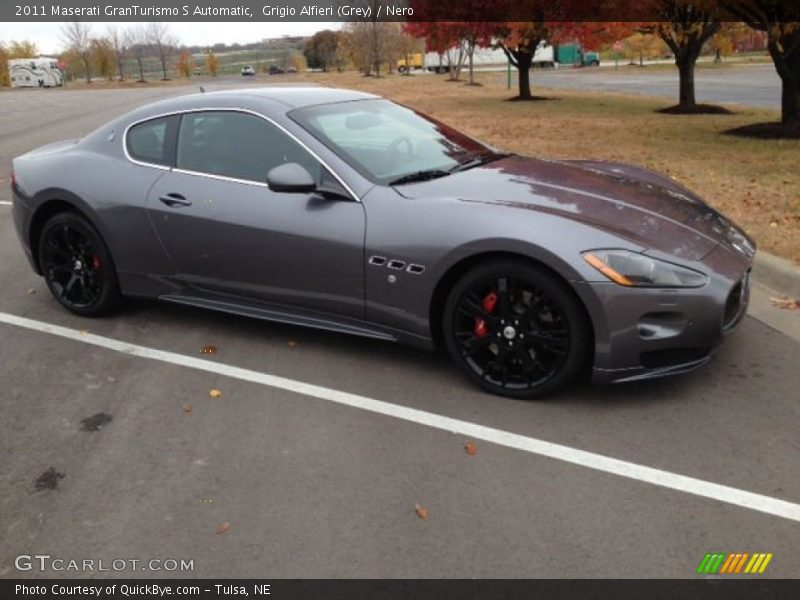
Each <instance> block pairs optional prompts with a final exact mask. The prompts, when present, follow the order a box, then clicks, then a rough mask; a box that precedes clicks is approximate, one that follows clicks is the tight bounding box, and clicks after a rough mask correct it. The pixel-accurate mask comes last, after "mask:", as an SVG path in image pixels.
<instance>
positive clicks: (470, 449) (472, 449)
mask: <svg viewBox="0 0 800 600" xmlns="http://www.w3.org/2000/svg"><path fill="white" fill-rule="evenodd" d="M464 450H466V452H467V454H469V455H470V456H475V455H476V454H477V453H478V447H477V446H476V445H475V444H473V443H472V442H467V443H466V444H464Z"/></svg>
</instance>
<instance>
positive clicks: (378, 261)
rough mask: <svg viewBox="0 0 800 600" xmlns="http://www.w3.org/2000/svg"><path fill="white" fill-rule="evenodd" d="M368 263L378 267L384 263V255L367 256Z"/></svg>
mask: <svg viewBox="0 0 800 600" xmlns="http://www.w3.org/2000/svg"><path fill="white" fill-rule="evenodd" d="M369 264H371V265H375V266H376V267H380V266H382V265H384V264H386V257H385V256H370V257H369Z"/></svg>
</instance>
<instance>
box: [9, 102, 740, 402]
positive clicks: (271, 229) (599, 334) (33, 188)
mask: <svg viewBox="0 0 800 600" xmlns="http://www.w3.org/2000/svg"><path fill="white" fill-rule="evenodd" d="M11 189H12V198H13V217H14V223H15V225H16V230H17V233H18V235H19V239H20V240H21V242H22V246H23V248H24V250H25V254H26V255H27V257H28V260H29V261H30V264H31V266H32V267H33V269H34V270H35V271H36V272H37V273H39V274H41V275H43V276H44V279H45V281H46V283H47V286H48V288H49V289H50V291H51V292H52V294H53V296H54V297H55V299H56V300H57V301H58V302H59V303H60V304H61V305H62V306H63V307H64V308H66V309H68V310H70V311H72V312H74V313H76V314H78V315H82V316H87V317H91V316H95V315H100V314H104V313H107V312H110V311H112V310H113V309H116V308H118V307H119V305H120V303H121V300H122V298H123V297H145V298H157V299H160V300H163V301H166V302H172V303H176V304H182V305H190V306H196V307H204V308H210V309H216V310H219V311H223V312H228V313H237V314H241V315H246V316H250V317H256V318H259V319H266V320H274V321H280V322H284V323H293V324H296V325H303V326H309V327H318V328H322V329H326V330H332V331H338V332H343V333H349V334H354V335H360V336H365V337H369V338H373V339H377V340H385V341H396V342H403V343H407V344H411V345H414V346H417V347H421V348H434V347H437V346H442V347H444V348H446V349H447V352H448V353H449V354H450V357H451V358H452V360H453V362H454V363H455V364H456V365H457V366H458V368H459V369H461V370H462V371H463V372H464V373H465V374H466V375H467V376H468V377H469V378H470V379H471V380H472V381H473V382H474V383H476V384H477V385H479V386H480V387H482V388H483V389H485V390H488V391H490V392H493V393H496V394H500V395H504V396H510V397H514V398H532V397H535V396H537V395H540V394H544V393H547V392H551V391H553V390H555V389H557V388H559V387H561V386H563V385H565V384H567V383H569V382H571V381H574V380H576V379H578V378H580V377H581V376H582V374H583V373H584V370H585V369H586V368H591V370H592V375H593V379H594V380H595V381H598V382H618V381H634V380H641V379H648V378H653V377H660V376H663V375H672V374H676V373H682V372H685V371H689V370H691V369H694V368H696V367H698V366H700V365H702V364H704V363H706V362H707V361H708V360H709V358H710V356H711V353H712V352H713V351H714V349H715V348H716V347H717V346H718V345H719V344H720V343H721V342H722V340H723V339H725V338H726V337H727V336H728V335H729V334H730V333H731V332H732V331H733V330H734V329H736V327H737V325H738V324H739V323H740V322H741V320H742V318H743V316H744V314H745V310H746V308H747V304H748V298H749V285H750V277H749V274H750V268H751V264H752V262H753V257H754V254H755V245H754V243H753V241H752V240H751V239H750V238H749V237H747V235H746V234H745V233H744V232H743V231H742V230H741V229H739V228H738V227H737V226H736V225H734V224H733V223H732V222H731V221H730V220H729V219H728V218H726V217H725V216H723V215H721V214H720V213H719V212H717V211H716V210H714V209H713V208H711V207H710V206H708V205H707V204H706V203H705V202H703V201H702V200H701V199H700V198H699V197H697V196H696V195H695V194H694V193H692V192H690V191H689V190H687V189H686V188H684V187H682V186H681V185H679V184H678V183H676V182H675V181H673V180H672V179H670V178H669V177H666V176H664V175H660V174H658V173H654V172H652V171H648V170H645V169H642V168H640V167H635V166H632V165H625V164H619V163H611V162H606V161H588V160H558V161H556V160H542V159H538V158H533V157H526V156H519V155H515V154H509V153H505V152H501V151H499V150H497V149H495V148H492V147H490V146H488V145H486V144H483V143H481V142H479V141H476V140H474V139H473V138H471V137H468V136H466V135H464V134H462V133H459V132H458V131H456V130H454V129H452V128H451V127H449V126H447V125H445V124H444V123H441V122H439V121H437V120H436V119H433V118H432V117H428V116H426V115H424V114H422V113H419V112H416V111H414V110H412V109H409V108H406V107H403V106H399V105H397V104H394V103H392V102H390V101H388V100H384V99H382V98H380V97H377V96H373V95H370V94H364V93H360V92H353V91H348V90H337V89H330V88H310V87H297V88H292V87H278V88H276V87H272V88H261V89H255V90H252V89H250V90H244V91H221V92H215V93H206V94H196V95H191V96H184V97H178V98H170V99H167V100H162V101H160V102H156V103H155V104H150V105H148V106H144V107H142V108H139V109H136V110H134V111H132V112H129V113H127V114H125V115H123V116H121V117H119V118H117V119H115V120H113V121H111V122H110V123H108V124H106V125H103V126H102V127H100V128H99V129H97V130H96V131H94V132H93V133H90V134H88V135H86V136H85V137H83V138H81V139H79V140H70V141H64V142H58V143H54V144H49V145H47V146H44V147H42V148H39V149H37V150H33V151H32V152H29V153H27V154H24V155H22V156H19V157H17V158H15V159H13V161H12V174H11ZM332 351H333V350H332Z"/></svg>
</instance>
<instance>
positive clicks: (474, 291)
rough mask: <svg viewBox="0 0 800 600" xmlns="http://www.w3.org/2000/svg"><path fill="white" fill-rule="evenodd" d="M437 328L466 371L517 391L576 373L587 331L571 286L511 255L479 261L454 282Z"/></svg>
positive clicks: (541, 388)
mask: <svg viewBox="0 0 800 600" xmlns="http://www.w3.org/2000/svg"><path fill="white" fill-rule="evenodd" d="M443 332H444V338H445V344H446V346H447V350H448V353H449V354H450V357H451V358H452V360H453V362H455V364H456V365H457V366H458V367H459V368H460V369H461V370H462V371H464V372H465V373H466V374H467V376H468V377H469V378H470V379H472V380H473V381H474V382H475V383H477V384H478V385H479V386H480V387H481V388H483V389H484V390H486V391H488V392H491V393H493V394H498V395H501V396H507V397H511V398H519V399H530V398H534V397H537V396H540V395H542V394H545V393H547V392H551V391H553V390H555V389H557V388H559V387H561V386H563V385H565V384H567V383H569V382H570V381H573V380H575V379H577V378H578V377H579V376H580V375H581V374H582V373H583V369H584V366H585V365H586V361H587V359H588V357H589V353H590V349H591V339H592V336H591V330H590V324H589V320H588V317H587V316H586V313H585V311H584V309H583V307H582V306H581V304H580V301H579V300H578V298H577V297H576V296H575V294H574V293H573V292H572V290H570V289H569V288H568V287H567V285H566V284H565V283H563V282H562V281H560V280H559V279H557V278H556V277H555V276H553V275H552V274H550V273H549V272H547V271H546V270H544V269H542V268H540V267H537V266H535V265H531V264H527V263H524V262H521V261H513V260H504V261H495V262H490V263H486V264H483V265H480V266H478V267H477V268H475V269H473V270H471V271H469V272H468V273H467V274H466V275H464V276H463V277H462V278H461V279H460V280H459V281H458V283H456V285H455V286H454V287H453V289H452V290H451V292H450V294H449V296H448V299H447V302H446V303H445V308H444V322H443Z"/></svg>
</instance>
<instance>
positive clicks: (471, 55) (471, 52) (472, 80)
mask: <svg viewBox="0 0 800 600" xmlns="http://www.w3.org/2000/svg"><path fill="white" fill-rule="evenodd" d="M474 57H475V44H470V46H469V84H470V85H475V76H474V75H473V67H474V64H473V58H474Z"/></svg>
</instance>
